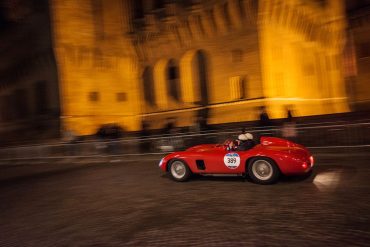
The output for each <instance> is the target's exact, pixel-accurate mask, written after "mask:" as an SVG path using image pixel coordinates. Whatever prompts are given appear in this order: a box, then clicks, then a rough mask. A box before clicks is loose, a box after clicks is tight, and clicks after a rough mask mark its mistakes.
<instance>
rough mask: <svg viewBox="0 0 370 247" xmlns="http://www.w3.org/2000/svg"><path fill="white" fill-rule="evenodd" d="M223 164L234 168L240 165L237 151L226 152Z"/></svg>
mask: <svg viewBox="0 0 370 247" xmlns="http://www.w3.org/2000/svg"><path fill="white" fill-rule="evenodd" d="M224 164H225V165H226V166H227V167H228V168H230V169H236V168H238V167H239V165H240V156H239V154H237V153H227V154H226V155H225V156H224Z"/></svg>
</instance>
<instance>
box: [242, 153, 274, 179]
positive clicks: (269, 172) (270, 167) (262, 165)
mask: <svg viewBox="0 0 370 247" xmlns="http://www.w3.org/2000/svg"><path fill="white" fill-rule="evenodd" d="M248 173H249V175H250V177H251V179H252V180H253V181H254V182H256V183H259V184H271V183H274V182H276V181H277V179H278V177H279V173H280V172H279V169H278V168H277V166H276V164H275V162H274V161H273V160H271V159H268V158H262V157H261V158H255V159H253V160H252V161H251V162H250V165H249V166H248Z"/></svg>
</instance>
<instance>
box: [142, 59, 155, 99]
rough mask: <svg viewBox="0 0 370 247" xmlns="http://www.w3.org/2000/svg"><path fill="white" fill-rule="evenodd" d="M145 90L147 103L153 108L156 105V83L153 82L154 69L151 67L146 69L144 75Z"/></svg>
mask: <svg viewBox="0 0 370 247" xmlns="http://www.w3.org/2000/svg"><path fill="white" fill-rule="evenodd" d="M142 80H143V90H144V99H145V102H146V103H148V104H149V105H151V106H154V105H155V94H154V81H153V68H152V67H150V66H147V67H145V69H144V72H143V75H142Z"/></svg>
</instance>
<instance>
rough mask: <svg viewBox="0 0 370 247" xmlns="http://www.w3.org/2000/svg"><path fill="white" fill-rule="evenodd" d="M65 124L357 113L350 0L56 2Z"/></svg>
mask: <svg viewBox="0 0 370 247" xmlns="http://www.w3.org/2000/svg"><path fill="white" fill-rule="evenodd" d="M51 11H52V17H53V18H52V25H53V27H54V33H53V35H54V50H55V54H56V57H57V66H58V69H59V76H60V77H59V78H60V94H61V103H62V104H61V108H62V118H61V119H62V122H63V129H68V130H73V131H75V132H76V133H78V134H92V133H95V132H96V129H97V128H99V126H101V125H102V124H106V123H118V124H120V125H121V126H123V127H124V128H125V129H126V130H129V131H136V130H140V128H141V123H142V121H146V122H147V123H149V126H150V128H154V129H158V128H162V127H163V126H164V125H165V124H166V122H167V121H168V119H169V118H171V119H174V121H175V122H176V123H175V124H176V126H190V125H193V124H194V123H195V122H196V121H198V120H199V119H200V118H201V119H206V120H207V122H208V124H222V123H228V122H239V121H250V120H256V119H257V118H258V111H257V110H256V109H258V108H259V107H261V106H266V108H267V112H268V113H269V115H270V117H272V118H284V117H285V116H286V109H287V107H288V106H289V107H290V108H292V109H293V111H294V114H295V115H296V116H308V115H319V114H329V113H338V112H345V111H348V104H347V98H346V91H345V86H344V80H343V69H342V66H341V62H342V51H343V46H344V42H345V35H344V34H345V29H346V21H345V10H344V2H343V1H341V0H284V1H282V0H203V1H197V0H192V1H190V0H183V1H181V0H172V1H171V0H168V1H165V0H162V1H161V0H142V1H137V0H135V1H134V0H80V1H75V0H52V1H51Z"/></svg>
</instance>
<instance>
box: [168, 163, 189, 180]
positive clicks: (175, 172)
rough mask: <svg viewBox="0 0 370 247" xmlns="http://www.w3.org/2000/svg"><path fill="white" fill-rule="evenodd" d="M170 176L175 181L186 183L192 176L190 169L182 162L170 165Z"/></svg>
mask: <svg viewBox="0 0 370 247" xmlns="http://www.w3.org/2000/svg"><path fill="white" fill-rule="evenodd" d="M169 171H170V174H171V177H172V179H174V180H175V181H180V182H182V181H185V180H187V179H188V177H189V176H190V170H189V167H188V166H187V165H186V163H185V162H183V161H181V160H174V161H172V162H171V164H170V169H169Z"/></svg>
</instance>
